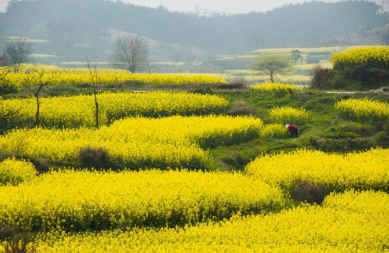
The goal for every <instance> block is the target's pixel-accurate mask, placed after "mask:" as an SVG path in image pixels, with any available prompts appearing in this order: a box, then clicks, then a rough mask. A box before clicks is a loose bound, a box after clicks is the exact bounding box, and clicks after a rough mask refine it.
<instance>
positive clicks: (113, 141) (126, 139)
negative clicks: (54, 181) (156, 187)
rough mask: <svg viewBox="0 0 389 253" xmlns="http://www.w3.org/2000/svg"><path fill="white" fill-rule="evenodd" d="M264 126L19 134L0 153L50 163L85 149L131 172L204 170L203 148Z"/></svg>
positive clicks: (211, 120) (240, 121)
mask: <svg viewBox="0 0 389 253" xmlns="http://www.w3.org/2000/svg"><path fill="white" fill-rule="evenodd" d="M262 126H263V123H262V121H261V120H260V119H257V118H253V117H229V116H227V117H226V116H209V117H195V116H192V117H181V116H175V117H169V118H160V119H151V118H128V119H125V120H119V121H117V122H115V123H114V124H112V125H111V126H110V127H102V128H100V129H99V130H95V129H87V128H79V129H62V130H60V129H52V130H50V129H42V128H34V129H30V130H28V129H18V130H14V131H12V132H10V133H8V134H7V135H4V136H0V150H2V151H3V152H9V153H18V154H24V155H30V156H34V157H45V158H47V159H49V160H50V161H54V162H64V161H74V160H75V159H76V158H77V156H78V153H79V152H80V150H81V149H82V148H85V147H88V146H90V147H94V148H99V147H102V148H105V149H107V150H108V152H109V153H110V154H111V156H112V157H113V159H114V160H115V162H117V163H118V164H120V165H122V166H126V167H128V168H131V169H136V168H146V167H149V168H150V167H156V168H161V169H164V168H167V167H171V168H180V167H184V168H188V169H206V167H207V166H208V165H209V162H210V158H209V156H208V154H207V152H206V151H204V150H203V149H201V148H200V147H202V148H210V147H215V146H218V145H228V144H235V143H240V142H243V141H247V140H251V139H254V138H256V137H258V136H259V132H260V129H261V128H262Z"/></svg>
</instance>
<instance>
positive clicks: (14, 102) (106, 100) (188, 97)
mask: <svg viewBox="0 0 389 253" xmlns="http://www.w3.org/2000/svg"><path fill="white" fill-rule="evenodd" d="M97 99H98V102H99V124H100V125H109V124H111V123H113V122H114V121H115V120H117V119H121V118H124V117H128V116H145V117H164V116H173V115H188V116H189V115H207V114H218V113H221V112H222V111H223V110H224V109H226V108H227V106H228V101H227V100H225V99H224V98H221V97H218V96H212V95H199V94H191V93H172V92H150V93H107V94H99V95H98V96H97ZM0 110H1V111H2V112H7V111H9V110H17V111H18V112H19V114H20V115H21V117H20V118H16V119H14V121H15V122H16V123H17V125H19V126H34V124H35V113H36V101H35V98H27V99H8V100H0ZM39 121H40V125H41V126H45V127H56V128H61V127H81V126H84V127H94V126H95V104H94V97H93V96H90V95H79V96H71V97H48V98H41V99H40V118H39Z"/></svg>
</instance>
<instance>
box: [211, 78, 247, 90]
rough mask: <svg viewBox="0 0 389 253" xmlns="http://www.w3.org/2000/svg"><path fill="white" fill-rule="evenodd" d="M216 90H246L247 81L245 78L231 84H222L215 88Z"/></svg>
mask: <svg viewBox="0 0 389 253" xmlns="http://www.w3.org/2000/svg"><path fill="white" fill-rule="evenodd" d="M215 87H216V89H220V90H241V89H246V88H247V87H248V86H247V81H246V80H245V79H244V78H239V79H235V80H234V81H232V82H230V83H221V84H219V85H216V86H215Z"/></svg>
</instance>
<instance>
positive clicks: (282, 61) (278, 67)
mask: <svg viewBox="0 0 389 253" xmlns="http://www.w3.org/2000/svg"><path fill="white" fill-rule="evenodd" d="M291 66H292V63H291V58H290V57H287V56H283V55H265V56H261V57H260V58H259V59H258V60H257V61H255V62H253V63H251V65H250V68H251V69H252V70H257V71H260V72H262V73H264V74H266V75H268V76H270V79H271V82H273V83H274V78H275V77H276V76H277V75H287V74H289V70H290V67H291Z"/></svg>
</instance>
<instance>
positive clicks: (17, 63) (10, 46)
mask: <svg viewBox="0 0 389 253" xmlns="http://www.w3.org/2000/svg"><path fill="white" fill-rule="evenodd" d="M32 53H33V49H32V43H30V42H27V40H26V39H25V38H18V39H16V40H11V41H8V42H6V44H5V49H4V55H5V57H6V60H7V61H8V63H9V65H10V66H11V68H12V69H13V71H14V72H15V73H16V72H19V70H20V67H21V65H22V64H23V63H26V62H30V61H31V58H30V57H31V54H32Z"/></svg>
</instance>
